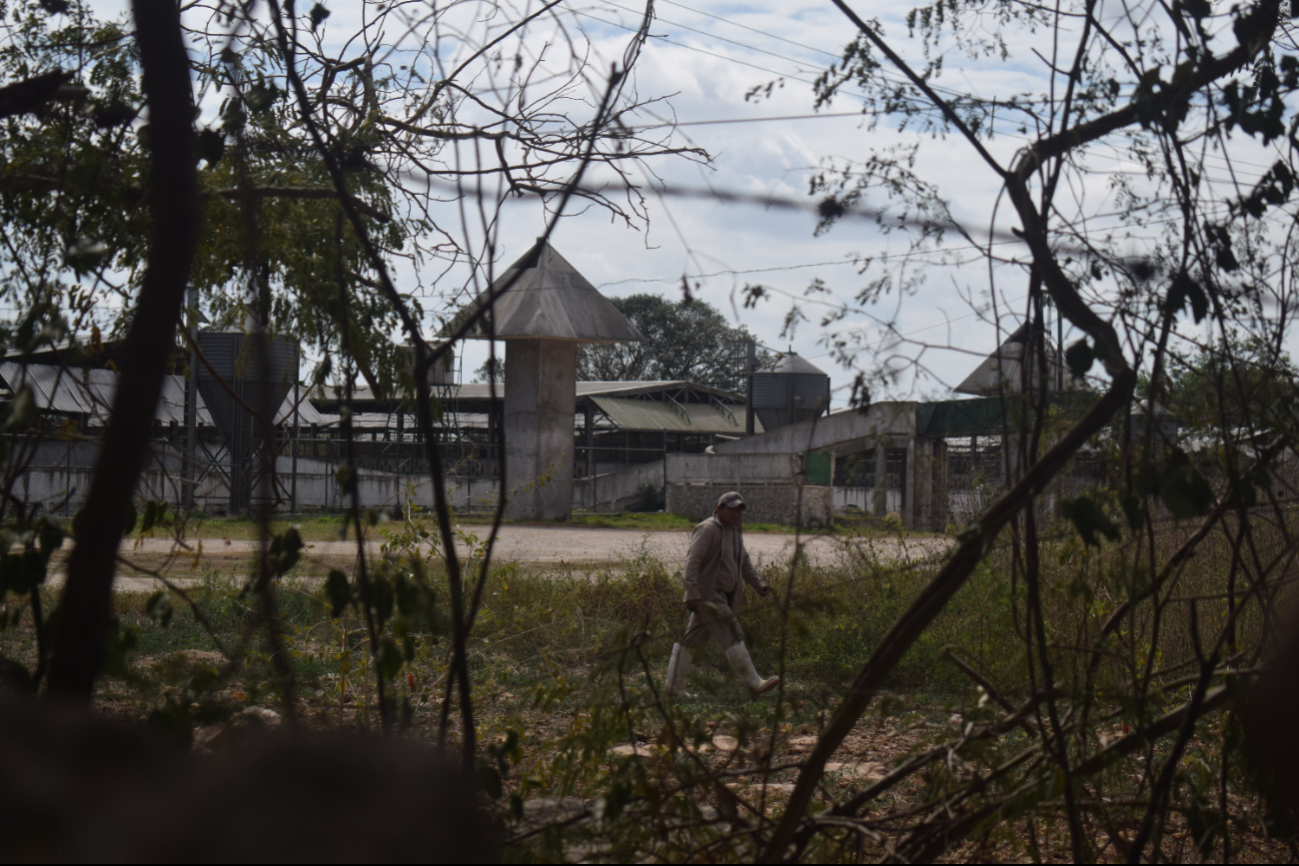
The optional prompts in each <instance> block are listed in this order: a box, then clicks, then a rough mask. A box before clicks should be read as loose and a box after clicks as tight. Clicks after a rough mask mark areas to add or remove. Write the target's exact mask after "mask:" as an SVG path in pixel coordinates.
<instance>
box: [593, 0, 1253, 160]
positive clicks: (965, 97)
mask: <svg viewBox="0 0 1299 866" xmlns="http://www.w3.org/2000/svg"><path fill="white" fill-rule="evenodd" d="M601 2H603V3H605V4H606V5H608V6H612V7H614V8H616V9H621V10H623V11H625V12H629V13H634V14H640V11H639V10H635V9H631V8H629V7H627V6H623V5H621V4H620V3H617V2H614V0H601ZM663 2H669V3H670V5H673V6H676V7H679V8H681V9H684V10H686V11H689V12H694V13H696V14H699V15H704V16H707V17H709V18H712V19H714V20H717V21H721V22H723V23H725V24H730V25H731V26H734V27H738V28H740V29H743V30H746V31H749V32H751V33H754V34H757V35H760V36H765V37H767V38H770V39H776V40H779V41H781V42H785V43H788V44H790V45H795V46H797V47H800V48H804V49H806V50H809V51H815V52H818V53H820V54H824V55H826V56H827V57H834V58H836V59H838V55H836V54H834V53H833V52H830V51H826V50H825V49H822V48H816V47H815V46H811V45H806V44H804V43H801V42H795V41H794V40H791V39H787V38H785V37H782V36H779V35H777V34H774V33H770V32H768V31H765V30H760V29H758V28H755V27H750V26H748V25H746V24H741V23H739V22H738V21H734V20H732V19H730V18H726V17H724V16H721V15H716V14H714V13H711V12H705V11H703V10H700V9H695V8H693V7H690V6H687V5H685V4H684V3H679V2H675V0H663ZM578 14H582V15H585V17H588V18H591V19H593V20H596V21H599V22H601V23H604V24H608V25H610V26H614V27H619V28H621V29H624V30H629V31H634V30H635V28H630V27H628V26H627V25H625V24H622V23H619V22H613V21H608V20H606V19H603V18H599V17H597V16H594V15H591V14H589V13H581V12H579V13H578ZM655 20H656V21H658V22H660V23H663V24H667V25H669V26H672V27H679V28H681V29H683V30H687V31H690V32H692V33H698V34H701V35H704V36H709V37H711V38H713V39H718V40H720V41H722V42H726V43H728V44H731V45H734V46H736V47H739V48H744V49H746V50H749V51H754V52H758V53H761V54H766V55H768V56H771V57H775V58H778V59H781V60H785V61H788V62H790V63H793V64H795V65H796V66H800V65H802V64H803V63H804V62H805V61H803V60H799V59H797V58H793V57H789V56H788V55H784V54H778V53H776V52H774V51H769V50H767V49H764V48H759V47H757V46H754V45H749V44H747V43H744V42H739V41H738V40H734V39H730V38H728V37H725V36H720V35H717V34H714V33H709V32H707V31H704V30H700V29H698V28H695V27H691V26H689V25H687V24H682V23H680V22H676V21H669V20H667V19H664V18H662V17H656V18H655ZM653 38H655V39H660V40H662V41H665V42H668V43H669V44H672V45H676V46H678V47H680V48H685V49H686V50H689V51H697V52H700V53H704V54H707V55H708V56H710V57H715V58H718V59H721V60H726V61H729V62H733V63H739V64H741V65H744V66H748V67H750V68H753V69H758V70H760V71H763V72H767V73H769V74H771V75H778V76H781V77H783V78H788V79H789V80H791V81H798V82H799V83H802V84H809V85H815V82H813V81H809V80H807V79H806V78H800V77H798V76H796V75H792V74H786V73H782V72H779V71H778V70H774V69H770V68H768V67H763V66H759V65H757V64H754V63H749V62H747V61H743V60H740V59H738V58H734V57H729V56H727V55H724V54H718V53H716V52H712V51H708V50H706V49H703V48H700V47H698V46H693V45H688V44H686V43H683V42H678V41H676V40H672V39H670V38H668V37H665V36H655V37H653ZM881 75H884V76H885V77H888V78H891V79H892V80H894V81H896V82H897V83H906V82H905V79H902V78H900V77H898V76H891V75H890V74H889V73H888V71H887V70H881ZM930 86H931V87H932V88H933V89H934V90H935V91H937V92H940V93H946V94H948V95H950V96H953V97H956V98H959V99H963V100H966V101H971V102H983V103H993V104H996V105H999V106H1002V107H1004V108H1012V107H1013V106H1011V105H1008V104H1006V103H1003V102H998V101H997V100H995V99H993V100H990V99H986V98H983V97H979V96H975V95H973V94H969V93H963V92H961V91H958V90H954V89H952V88H949V87H945V86H942V85H939V84H937V83H934V82H930ZM850 95H852V96H854V97H856V98H859V99H861V98H865V97H863V96H861V95H859V94H856V93H850ZM935 110H936V109H935ZM857 114H858V112H834V113H825V114H811V115H795V116H789V117H773V118H752V119H750V118H733V119H732V118H727V119H718V120H700V121H685V122H680V123H676V124H673V125H675V126H704V125H713V124H730V123H760V122H764V121H767V120H770V121H782V122H784V121H791V120H811V119H820V118H823V117H848V116H856V115H857ZM993 122H994V123H995V121H993ZM1003 122H1011V123H1013V121H1009V120H1003ZM994 134H998V135H1005V136H1007V137H1008V138H1016V139H1020V140H1023V141H1033V140H1034V139H1033V138H1032V137H1031V136H1028V135H1026V134H1024V135H1021V134H1017V133H1015V132H1008V131H1005V130H1000V131H996V130H994ZM1120 134H1124V133H1122V132H1120ZM1093 155H1096V156H1099V157H1101V158H1102V159H1111V160H1113V161H1116V162H1122V161H1124V160H1123V159H1122V157H1119V156H1116V155H1109V154H1099V153H1097V154H1093ZM1209 161H1210V159H1209V155H1207V154H1206V156H1205V162H1206V164H1208V163H1209ZM1218 161H1219V165H1218V167H1219V168H1222V167H1225V166H1227V165H1229V164H1231V163H1232V162H1234V163H1235V164H1237V165H1247V166H1250V167H1253V168H1260V169H1265V170H1266V169H1270V168H1271V166H1268V165H1262V164H1259V163H1252V162H1248V161H1245V160H1239V159H1237V160H1228V159H1225V158H1219V159H1218ZM1133 173H1134V174H1135V173H1136V172H1133ZM1210 180H1213V181H1215V182H1225V183H1230V182H1231V181H1223V180H1220V179H1218V178H1210Z"/></svg>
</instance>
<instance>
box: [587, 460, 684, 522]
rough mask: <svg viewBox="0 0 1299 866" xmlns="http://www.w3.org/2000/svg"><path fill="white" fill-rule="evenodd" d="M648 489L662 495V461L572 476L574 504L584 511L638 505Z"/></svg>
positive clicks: (617, 508)
mask: <svg viewBox="0 0 1299 866" xmlns="http://www.w3.org/2000/svg"><path fill="white" fill-rule="evenodd" d="M647 490H653V491H655V493H657V495H659V496H662V495H663V461H662V460H655V461H653V462H652V463H640V464H637V465H635V466H629V467H627V468H625V469H621V470H619V471H618V472H607V473H605V474H603V475H597V476H595V477H594V478H576V479H574V480H573V507H574V508H584V509H586V510H587V511H625V510H627V509H628V508H635V507H638V506H640V504H641V500H642V499H644V498H645V493H646V491H647Z"/></svg>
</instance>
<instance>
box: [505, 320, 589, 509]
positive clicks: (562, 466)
mask: <svg viewBox="0 0 1299 866" xmlns="http://www.w3.org/2000/svg"><path fill="white" fill-rule="evenodd" d="M576 395H577V344H576V343H573V342H569V341H561V340H508V341H506V346H505V408H504V416H503V421H504V426H505V454H506V461H505V472H506V479H505V487H506V490H507V491H508V493H507V495H508V497H509V502H508V504H507V505H506V516H507V517H513V518H522V519H531V520H555V519H563V518H566V517H568V516H569V515H570V514H571V513H572V511H573V459H574V458H573V416H574V414H576V412H577V396H576Z"/></svg>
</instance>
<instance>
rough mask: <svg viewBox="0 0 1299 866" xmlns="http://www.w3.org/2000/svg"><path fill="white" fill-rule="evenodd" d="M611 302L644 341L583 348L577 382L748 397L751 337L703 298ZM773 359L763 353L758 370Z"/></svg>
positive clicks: (636, 297)
mask: <svg viewBox="0 0 1299 866" xmlns="http://www.w3.org/2000/svg"><path fill="white" fill-rule="evenodd" d="M611 301H612V303H613V305H614V307H616V308H617V309H618V311H619V312H621V313H622V314H623V315H625V316H626V317H627V318H628V319H630V320H631V323H632V324H633V325H635V326H636V329H637V330H638V331H640V332H641V334H642V335H644V337H645V341H644V342H642V343H609V344H600V345H583V346H581V347H580V348H579V349H578V356H577V378H578V379H579V380H581V381H587V382H624V381H629V382H635V381H654V380H658V381H688V382H695V383H697V384H700V385H709V386H711V387H713V388H721V389H723V390H725V391H736V392H739V393H743V392H744V389H745V370H744V365H745V363H746V354H745V353H746V351H747V350H746V344H747V343H748V341H749V340H750V339H753V338H752V336H751V335H750V334H749V331H748V329H747V328H745V327H744V326H743V325H741V326H739V327H732V326H731V325H730V324H728V323H727V320H726V317H725V316H723V315H722V314H721V313H720V312H719V311H718V310H717V308H716V307H714V306H712V305H711V304H709V303H707V302H706V301H703V300H699V299H694V300H692V301H688V302H684V303H674V302H672V301H669V300H668V299H667V298H665V297H663V296H662V295H650V294H638V295H628V296H627V297H625V298H612V299H611ZM769 359H770V353H769V352H767V351H766V350H765V349H763V350H760V351H759V357H758V366H759V367H761V366H763V365H764V364H765V363H766V362H767V361H768V360H769Z"/></svg>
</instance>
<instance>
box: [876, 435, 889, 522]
mask: <svg viewBox="0 0 1299 866" xmlns="http://www.w3.org/2000/svg"><path fill="white" fill-rule="evenodd" d="M888 441H889V440H888V437H887V436H880V437H878V438H877V439H876V440H875V502H874V503H873V504H874V509H873V510H874V512H875V516H876V517H883V516H884V515H885V514H887V513H888V510H889V452H888Z"/></svg>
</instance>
